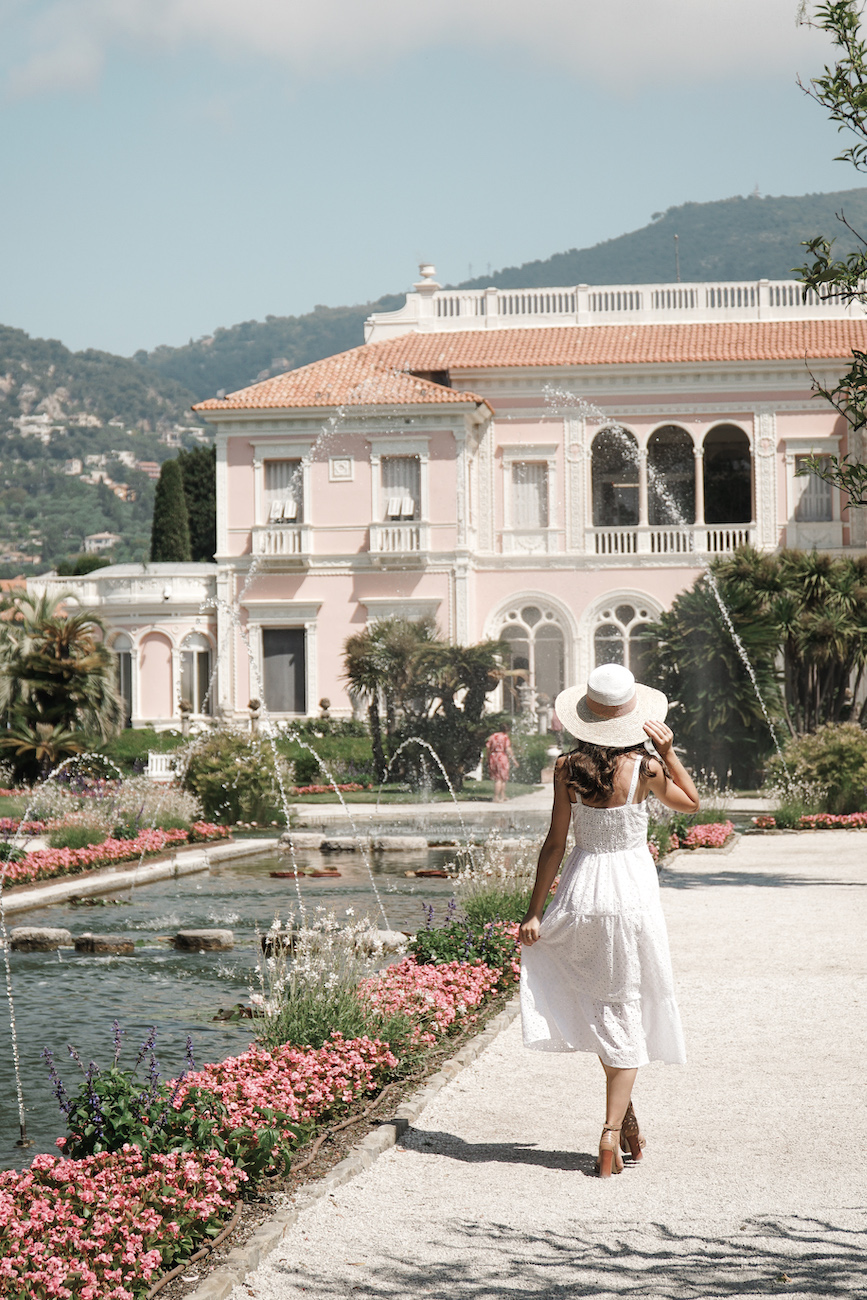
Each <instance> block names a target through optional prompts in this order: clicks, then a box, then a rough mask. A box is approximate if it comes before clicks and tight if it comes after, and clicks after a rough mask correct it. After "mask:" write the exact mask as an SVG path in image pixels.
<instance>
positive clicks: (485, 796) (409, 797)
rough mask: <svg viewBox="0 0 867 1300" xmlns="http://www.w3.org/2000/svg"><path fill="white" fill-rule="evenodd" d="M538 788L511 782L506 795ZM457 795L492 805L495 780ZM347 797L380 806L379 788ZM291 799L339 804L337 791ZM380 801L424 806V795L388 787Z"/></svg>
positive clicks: (440, 794) (438, 797)
mask: <svg viewBox="0 0 867 1300" xmlns="http://www.w3.org/2000/svg"><path fill="white" fill-rule="evenodd" d="M536 788H537V787H536V786H534V785H520V784H519V783H518V782H517V781H510V782H509V784H508V786H507V787H506V794H507V795H508V797H509V798H510V799H516V798H517V797H518V795H520V794H532V793H533V791H534V790H535V789H536ZM456 794H457V798H458V799H459V800H460V802H461V803H473V802H477V803H490V801H491V799H492V798H493V797H494V783H493V781H468V782H467V783H466V785H465V786H464V788H463V790H459V791H456ZM343 798H344V799H345V800H346V802H347V803H376V799H377V789H376V788H374V789H373V790H348V791H347V792H346V793H345V794H344V796H343ZM424 799H425V801H428V800H429V801H430V802H432V803H451V801H452V797H451V795H450V794H449V792H448V790H434V791H433V792H432V793H430V794H427V793H426V794H425V796H424ZM289 800H290V802H291V803H337V802H338V799H337V795H336V794H335V793H334V791H333V790H332V791H331V792H330V793H329V794H290V796H289ZM379 802H380V803H381V804H382V805H383V806H384V805H385V804H394V803H421V802H422V796H421V795H420V794H419V792H418V791H417V790H401V789H399V788H397V787H395V786H385V787H384V789H383V791H382V797H381V798H380V800H379Z"/></svg>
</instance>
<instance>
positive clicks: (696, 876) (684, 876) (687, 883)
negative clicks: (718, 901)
mask: <svg viewBox="0 0 867 1300" xmlns="http://www.w3.org/2000/svg"><path fill="white" fill-rule="evenodd" d="M659 883H660V886H661V887H662V888H663V889H706V888H707V887H708V886H711V885H756V886H759V887H760V888H761V887H766V888H769V889H790V888H791V887H792V886H793V885H809V886H811V887H812V886H815V885H831V886H832V887H833V888H834V889H840V888H845V889H852V888H854V889H863V888H865V887H867V880H825V879H822V880H820V879H817V878H816V877H815V876H788V875H782V874H781V873H780V872H769V871H678V870H677V869H676V868H667V867H663V869H662V872H661V873H660V877H659Z"/></svg>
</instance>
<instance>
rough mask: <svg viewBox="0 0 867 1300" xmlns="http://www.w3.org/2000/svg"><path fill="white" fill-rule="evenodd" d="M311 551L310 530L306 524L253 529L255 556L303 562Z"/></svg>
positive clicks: (274, 525)
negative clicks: (292, 559)
mask: <svg viewBox="0 0 867 1300" xmlns="http://www.w3.org/2000/svg"><path fill="white" fill-rule="evenodd" d="M311 549H312V547H311V541H310V529H309V527H308V526H307V525H306V524H266V525H265V526H264V527H261V528H254V529H253V554H254V555H262V556H274V557H277V558H290V559H291V558H294V559H299V560H301V559H305V558H306V557H307V556H308V555H309V554H310V552H311Z"/></svg>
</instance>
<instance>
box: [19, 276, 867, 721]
mask: <svg viewBox="0 0 867 1300" xmlns="http://www.w3.org/2000/svg"><path fill="white" fill-rule="evenodd" d="M853 348H858V349H862V350H867V320H865V316H864V313H863V311H862V310H861V309H860V308H859V307H857V306H853V307H846V306H841V305H839V304H825V303H822V302H820V301H819V300H818V299H816V297H815V296H814V295H812V294H811V295H809V296H808V300H807V302H806V303H804V302H803V301H802V298H801V294H800V291H799V288H798V286H797V285H796V284H795V283H793V282H791V281H768V280H759V281H751V282H739V283H727V284H722V283H717V282H714V283H708V284H660V285H634V286H625V285H615V286H609V287H604V286H587V285H579V286H577V287H571V288H562V289H538V290H501V289H496V288H490V289H484V290H472V291H468V290H460V291H459V290H444V289H441V288H440V286H439V285H438V284H437V283H436V281H435V279H434V268H433V267H430V266H423V267H422V268H421V280H420V282H419V283H418V284H416V285H415V286H414V291H413V292H412V293H410V294H408V295H407V299H406V304H405V306H404V307H402V308H401V309H400V310H398V311H395V312H391V313H383V314H378V315H375V316H372V317H371V318H370V319H369V320H368V322H367V324H366V327H365V342H364V343H363V344H361V345H360V346H358V347H356V348H353V349H352V350H351V351H349V352H345V353H342V354H341V355H339V356H335V357H330V358H327V359H326V360H324V361H318V362H314V363H313V364H311V365H308V366H304V367H302V368H301V369H299V370H295V371H291V372H289V373H286V374H283V375H280V376H278V377H277V378H272V379H268V380H265V381H264V382H262V383H257V384H254V385H253V386H252V387H250V388H245V389H242V390H241V391H240V392H236V393H229V394H228V395H226V396H225V397H221V398H214V399H212V400H210V401H206V402H201V403H199V404H198V406H197V407H196V408H195V409H196V411H197V412H198V413H199V414H200V416H201V417H202V418H203V419H205V420H207V421H208V423H209V424H210V426H211V428H212V430H213V435H214V438H215V440H216V446H217V556H216V560H215V562H214V563H213V564H180V565H165V564H153V565H148V566H141V565H116V566H112V567H111V568H105V569H101V570H99V571H97V572H95V573H92V574H89V575H87V576H86V577H81V578H72V579H63V580H60V579H57V578H55V577H54V576H53V575H46V577H44V578H42V579H40V580H38V582H35V583H32V584H31V585H32V586H36V587H51V588H52V589H55V590H57V589H62V590H74V593H75V597H76V599H77V600H78V602H79V603H80V604H81V605H82V606H85V607H87V608H91V609H94V610H96V611H98V612H99V613H100V614H101V615H102V617H103V618H104V619H105V621H106V624H107V626H108V628H109V641H110V644H111V646H112V648H113V649H114V651H115V653H116V654H117V657H118V671H119V675H120V682H121V685H122V688H123V691H124V694H125V696H126V700H127V709H128V714H129V719H130V722H131V725H132V726H144V725H147V724H152V725H155V726H157V727H168V726H177V725H178V723H179V719H180V712H179V709H180V704H181V701H182V700H186V701H188V702H189V703H190V705H191V706H192V710H193V716H194V719H198V720H199V721H201V722H202V723H205V722H206V720H207V717H208V716H212V717H221V718H223V719H227V720H231V719H243V718H246V717H247V706H248V701H249V700H250V699H251V698H264V703H265V705H266V707H267V709H268V710H269V712H270V714H271V715H272V717H275V718H279V719H287V720H288V719H291V718H294V717H299V716H307V715H316V714H317V713H318V712H319V702H320V700H321V699H322V698H323V697H325V698H327V699H328V700H329V701H330V704H331V712H332V714H333V715H334V716H350V715H351V713H352V707H353V706H352V701H351V700H350V698H349V696H348V694H347V690H346V684H345V682H344V680H343V663H342V658H343V645H344V642H345V640H346V638H347V637H348V636H349V635H350V634H352V633H355V632H358V631H359V630H361V629H362V628H364V627H365V626H367V625H369V624H371V623H372V622H373V621H374V620H376V619H381V618H384V617H387V616H389V615H402V616H405V617H408V618H419V617H421V616H424V615H430V616H433V617H434V618H435V619H436V620H437V623H438V624H439V626H440V628H441V630H442V632H443V633H444V634H445V635H447V636H448V637H449V638H451V639H452V640H454V641H456V642H472V641H478V640H480V639H482V638H484V637H501V638H503V639H504V640H505V641H507V642H508V643H509V646H510V650H511V656H512V663H513V666H514V667H515V668H518V669H521V670H523V673H524V685H523V688H522V689H521V690H520V691H518V692H516V691H515V690H514V689H512V688H501V690H504V691H505V696H504V698H503V699H502V700H500V699H495V700H494V701H493V702H494V703H495V704H497V705H502V706H504V707H507V708H511V709H513V710H516V711H517V710H519V709H525V710H534V709H536V708H537V706H539V705H542V706H544V705H546V704H547V703H548V702H549V701H550V700H551V699H552V697H553V696H554V695H555V694H556V693H557V691H558V690H560V689H561V687H562V686H563V685H564V684H567V683H571V682H577V681H579V680H581V679H583V678H584V677H585V676H586V674H587V673H588V671H589V670H590V669H591V668H593V667H594V665H596V664H598V663H601V662H610V661H617V662H620V663H625V664H627V665H628V666H629V667H631V668H633V669H634V670H635V671H636V673H637V674H638V675H640V673H641V668H642V656H643V654H644V650H645V646H646V633H645V628H646V625H647V624H648V623H649V622H651V621H652V620H653V619H655V618H656V617H657V616H658V615H659V614H660V613H661V612H662V611H663V610H664V609H666V608H667V607H668V606H670V604H671V602H672V600H673V599H674V597H675V596H676V595H677V594H678V592H681V591H683V590H684V589H685V588H687V587H689V586H690V585H691V584H692V583H693V581H694V580H695V578H696V577H697V576H698V575H699V574H700V573H701V571H702V562H703V561H704V560H706V559H707V558H711V557H713V556H717V555H720V554H724V553H726V552H729V551H732V550H734V549H735V548H736V547H737V546H740V545H742V544H743V543H746V542H749V543H751V544H753V545H755V546H757V547H759V548H761V549H764V550H774V549H775V548H777V547H780V546H798V547H818V548H821V549H822V550H828V551H831V552H832V553H836V554H845V553H846V552H847V551H848V550H849V548H857V549H859V550H860V549H862V548H863V547H864V545H865V540H867V519H865V514H867V512H865V511H864V510H863V509H852V510H851V511H848V510H845V505H846V502H845V500H841V498H840V494H839V493H838V492H837V491H836V490H835V489H833V488H831V487H829V486H827V485H825V484H824V483H822V482H821V481H820V480H818V479H816V478H815V477H807V478H802V477H796V470H797V468H798V466H799V464H800V463H801V462H802V460H803V458H804V457H806V456H808V455H810V454H811V453H814V454H817V455H820V456H821V455H827V454H831V453H843V452H850V453H854V454H857V455H863V454H864V447H863V446H862V445H859V444H858V440H857V439H856V438H855V437H853V435H852V434H851V433H850V432H849V431H848V429H847V426H846V423H845V421H844V420H843V419H842V418H841V417H839V416H838V415H837V413H836V412H835V411H834V410H833V409H832V408H830V407H829V406H827V405H826V404H824V403H823V402H821V401H820V400H818V399H816V398H814V397H813V395H812V392H811V378H810V373H811V372H812V374H813V375H814V376H816V377H817V378H818V379H819V380H821V381H822V382H823V383H824V384H825V385H826V386H828V385H832V384H833V383H834V382H835V380H836V378H837V377H838V376H839V375H840V374H841V373H842V372H843V370H844V368H845V367H846V364H847V358H848V357H849V354H850V353H851V351H852V349H853ZM214 664H217V672H216V674H215V678H214V686H213V690H212V692H211V694H210V696H208V695H207V694H206V692H207V684H208V681H209V679H210V677H211V672H212V669H213V666H214Z"/></svg>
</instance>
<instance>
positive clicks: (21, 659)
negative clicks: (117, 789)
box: [0, 592, 123, 777]
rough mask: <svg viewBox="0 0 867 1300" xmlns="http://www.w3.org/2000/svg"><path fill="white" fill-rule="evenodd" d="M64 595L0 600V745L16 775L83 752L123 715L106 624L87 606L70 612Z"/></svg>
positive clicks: (104, 736) (28, 595)
mask: <svg viewBox="0 0 867 1300" xmlns="http://www.w3.org/2000/svg"><path fill="white" fill-rule="evenodd" d="M66 599H69V596H68V594H61V595H57V596H54V597H50V596H48V595H42V596H35V595H33V594H32V593H30V592H15V593H13V594H12V595H11V596H10V597H8V598H7V599H6V600H5V601H4V602H3V604H2V606H0V615H2V617H0V719H2V720H3V721H4V722H5V726H6V731H5V733H0V748H3V749H6V750H8V751H9V752H10V753H11V754H12V755H13V761H14V762H15V765H16V768H17V769H18V774H19V775H21V776H25V775H26V776H31V777H32V776H35V775H37V774H38V771H39V770H40V768H44V767H45V766H50V765H53V764H55V763H57V762H59V761H60V760H61V759H62V758H64V757H66V756H68V755H69V754H74V753H81V752H82V751H83V750H84V749H85V748H86V744H87V739H88V738H89V737H93V738H95V739H98V740H102V741H104V740H107V739H108V738H109V737H110V736H111V735H114V734H115V733H116V732H117V731H118V730H119V729H120V726H121V724H122V721H123V706H122V702H121V700H120V697H119V694H118V691H117V686H116V680H115V672H114V661H113V657H112V655H111V653H110V651H109V650H108V649H107V647H106V646H105V644H104V640H103V636H104V628H103V625H102V623H101V621H100V620H99V619H98V618H97V617H96V616H95V615H94V614H91V613H89V612H88V611H86V610H78V611H77V612H75V613H73V614H67V613H66V612H65V610H64V608H63V601H64V600H66Z"/></svg>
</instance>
